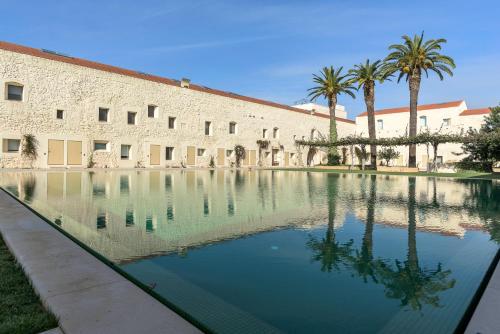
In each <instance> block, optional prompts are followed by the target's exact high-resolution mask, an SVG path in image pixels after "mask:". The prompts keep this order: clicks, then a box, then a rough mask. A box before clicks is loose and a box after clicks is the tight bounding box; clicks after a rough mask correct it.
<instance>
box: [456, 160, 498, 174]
mask: <svg viewBox="0 0 500 334" xmlns="http://www.w3.org/2000/svg"><path fill="white" fill-rule="evenodd" d="M455 167H456V168H457V170H459V171H466V170H473V171H476V172H485V173H491V172H493V163H492V162H491V161H471V160H467V159H464V160H462V161H459V162H457V163H455Z"/></svg>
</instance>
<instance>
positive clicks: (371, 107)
mask: <svg viewBox="0 0 500 334" xmlns="http://www.w3.org/2000/svg"><path fill="white" fill-rule="evenodd" d="M349 75H350V77H351V81H352V83H357V84H358V88H357V89H358V90H359V89H360V88H361V87H363V93H364V97H365V104H366V112H367V113H368V136H369V137H370V139H372V140H375V138H376V137H377V135H376V131H375V83H376V82H377V81H378V82H380V83H382V82H383V81H384V79H385V78H384V75H383V72H382V61H381V60H377V61H375V62H373V63H371V64H370V60H369V59H367V60H366V63H364V64H363V63H361V64H358V65H354V68H353V69H352V70H349ZM370 163H371V165H372V166H376V165H377V145H370Z"/></svg>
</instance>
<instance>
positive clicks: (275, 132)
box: [273, 128, 280, 139]
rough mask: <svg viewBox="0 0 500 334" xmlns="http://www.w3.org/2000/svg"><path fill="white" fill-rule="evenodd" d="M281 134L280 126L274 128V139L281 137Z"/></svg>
mask: <svg viewBox="0 0 500 334" xmlns="http://www.w3.org/2000/svg"><path fill="white" fill-rule="evenodd" d="M279 136H280V129H278V128H274V129H273V138H274V139H278V138H279Z"/></svg>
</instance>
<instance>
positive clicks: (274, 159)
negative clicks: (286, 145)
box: [271, 148, 280, 166]
mask: <svg viewBox="0 0 500 334" xmlns="http://www.w3.org/2000/svg"><path fill="white" fill-rule="evenodd" d="M278 153H279V150H278V149H275V148H273V151H272V157H271V158H272V160H271V161H272V165H273V166H279V165H280V163H279V161H278Z"/></svg>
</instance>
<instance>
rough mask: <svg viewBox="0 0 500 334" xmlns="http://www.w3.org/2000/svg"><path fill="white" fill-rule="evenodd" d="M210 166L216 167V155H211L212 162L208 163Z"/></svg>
mask: <svg viewBox="0 0 500 334" xmlns="http://www.w3.org/2000/svg"><path fill="white" fill-rule="evenodd" d="M208 166H209V167H210V168H215V161H214V156H213V155H211V156H210V162H209V163H208Z"/></svg>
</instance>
